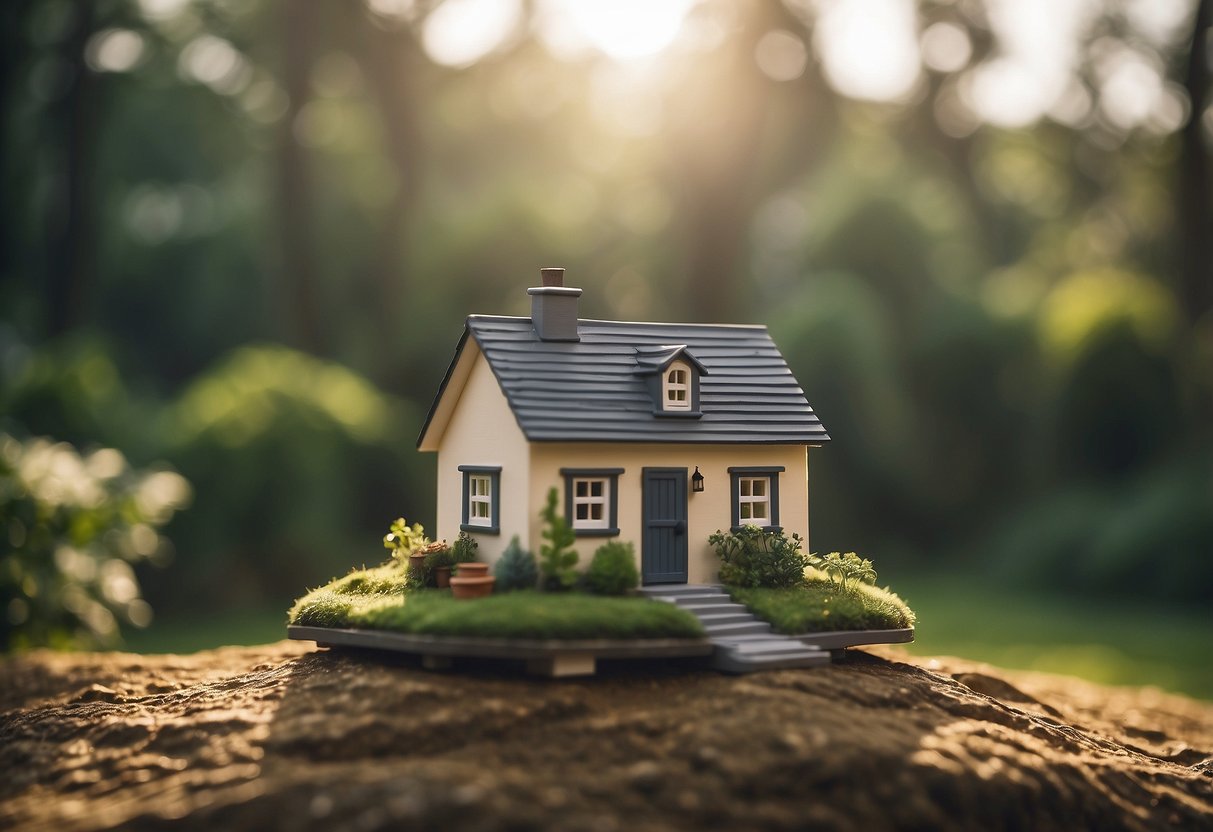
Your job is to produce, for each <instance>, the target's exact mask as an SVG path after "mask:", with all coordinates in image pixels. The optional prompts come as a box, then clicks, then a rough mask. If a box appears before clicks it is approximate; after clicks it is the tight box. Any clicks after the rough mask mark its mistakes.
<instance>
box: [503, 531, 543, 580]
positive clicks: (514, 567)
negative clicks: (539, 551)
mask: <svg viewBox="0 0 1213 832" xmlns="http://www.w3.org/2000/svg"><path fill="white" fill-rule="evenodd" d="M493 575H495V576H496V578H497V591H498V592H513V591H514V590H518V589H534V588H535V585H536V584H537V583H539V565H538V564H537V563H536V562H535V556H534V555H533V554H531V552H529V551H528V550H526V549H523V548H522V543H521V542H519V540H518V535H514V537H513V538H512V539H511V540H510V545H509V546H506V547H505V551H504V552H503V553H502V555H501V559H500V560H498V561H497V564H496V565H495V566H494V567H493Z"/></svg>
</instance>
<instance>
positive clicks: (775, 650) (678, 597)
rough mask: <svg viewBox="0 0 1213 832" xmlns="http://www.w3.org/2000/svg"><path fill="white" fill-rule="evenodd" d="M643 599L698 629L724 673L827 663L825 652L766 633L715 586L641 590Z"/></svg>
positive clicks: (768, 628)
mask: <svg viewBox="0 0 1213 832" xmlns="http://www.w3.org/2000/svg"><path fill="white" fill-rule="evenodd" d="M640 593H641V594H642V595H645V596H647V597H649V598H653V599H654V600H658V601H665V602H667V603H670V604H675V605H677V606H678V607H679V608H680V609H684V610H686V611H687V612H689V613H691V614H693V615H694V616H695V617H696V618H698V619H699V621H700V623H701V624H703V629H704V631H705V632H706V633H707V636H708V638H709V639H711V641H712V644H713V645H715V647H716V650H715V652H714V653H713V654H712V667H714V668H715V669H717V670H721V671H724V672H725V673H751V672H753V671H755V670H776V669H782V668H791V667H815V666H817V665H822V664H828V663H829V661H830V654H829V652H828V651H826V650H823V649H821V648H819V647H815V646H813V645H811V644H804V643H802V642H801V641H800V640H799V639H796V638H792V637H791V636H783V635H777V634H775V633H772V632H771V625H770V624H768V623H766V622H765V621H761V620H759V619H758V618H757V617H756V616H755V615H754V614H753V613H752V612H750V611H749V610H748V609H746V607H745V605H744V604H738V603H736V602H735V601H734V600H733V599H732V598H730V597H729V596H728V594H727V593H725V592H724V591H722V589H721V587H719V586H697V585H694V584H663V585H657V586H646V587H643V588H642V589H641V590H640Z"/></svg>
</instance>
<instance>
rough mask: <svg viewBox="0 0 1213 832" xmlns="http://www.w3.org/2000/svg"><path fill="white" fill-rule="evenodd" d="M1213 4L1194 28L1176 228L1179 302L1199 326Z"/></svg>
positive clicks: (1206, 245) (1206, 278) (1211, 1)
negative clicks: (1188, 105)
mask: <svg viewBox="0 0 1213 832" xmlns="http://www.w3.org/2000/svg"><path fill="white" fill-rule="evenodd" d="M1211 26H1213V0H1201V2H1200V5H1199V6H1197V8H1196V18H1195V22H1194V23H1193V26H1192V47H1191V49H1190V51H1189V53H1188V69H1187V78H1186V79H1185V80H1184V87H1185V88H1186V89H1187V91H1188V98H1189V100H1190V101H1191V102H1192V106H1191V114H1190V115H1189V116H1188V122H1187V124H1185V125H1184V127H1183V131H1182V133H1181V135H1180V144H1181V150H1180V157H1179V165H1178V167H1177V172H1178V175H1179V183H1178V188H1177V189H1176V193H1177V194H1178V197H1179V200H1178V202H1179V204H1178V206H1177V211H1178V223H1179V232H1180V235H1181V252H1182V263H1181V267H1180V269H1181V270H1180V281H1181V282H1180V291H1179V294H1180V301H1181V303H1182V304H1183V308H1184V311H1185V313H1186V314H1187V317H1188V320H1189V321H1192V322H1196V321H1199V320H1200V319H1201V318H1202V317H1203V316H1204V315H1206V314H1207V313H1208V312H1209V310H1210V309H1213V177H1211V176H1210V164H1209V155H1210V154H1209V150H1208V146H1207V144H1206V138H1205V136H1204V135H1202V133H1203V132H1204V125H1203V123H1202V121H1203V120H1202V117H1203V116H1204V113H1205V108H1206V107H1207V106H1209V104H1210V103H1211V102H1210V101H1209V86H1210V84H1209V76H1210V71H1209V61H1210V58H1211V57H1213V56H1211V55H1210V47H1211V44H1210V36H1211V31H1210V27H1211Z"/></svg>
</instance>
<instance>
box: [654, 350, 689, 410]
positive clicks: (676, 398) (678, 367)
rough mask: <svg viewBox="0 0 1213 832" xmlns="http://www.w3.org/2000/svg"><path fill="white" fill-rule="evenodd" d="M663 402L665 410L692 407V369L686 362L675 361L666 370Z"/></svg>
mask: <svg viewBox="0 0 1213 832" xmlns="http://www.w3.org/2000/svg"><path fill="white" fill-rule="evenodd" d="M661 403H662V408H663V409H664V410H690V409H691V371H690V369H688V367H687V365H686V364H683V363H682V362H680V361H679V362H675V363H674V364H671V365H670V368H669V369H668V370H666V371H665V375H664V376H663V378H662V382H661Z"/></svg>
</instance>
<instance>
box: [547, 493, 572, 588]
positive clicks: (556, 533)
mask: <svg viewBox="0 0 1213 832" xmlns="http://www.w3.org/2000/svg"><path fill="white" fill-rule="evenodd" d="M558 499H559V498H558V495H557V493H556V489H555V488H550V489H548V497H547V503H546V504H545V505H544V507H543V510H542V511H540V512H539V516H540V517H542V518H543V522H544V527H543V539H544V540H546V541H547V543H544V544H543V545H542V546H540V547H539V555H540V559H539V571H540V574H541V575H542V577H543V588H544V589H546V590H548V591H562V590H567V589H572V588H573V587H574V586H575V585H576V583H577V577H578V576H577V560H578V556H577V551H576V550H575V549H573V548H572V546H573V543H574V542H576V540H577V535H576V534H574V533H573V529H572V527H571V526H570V525H569V521H568V520H565V519H564V515H563V514H561V513H560V512H559V511H557V509H556V505H557V502H558Z"/></svg>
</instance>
